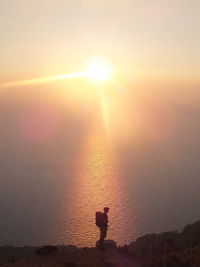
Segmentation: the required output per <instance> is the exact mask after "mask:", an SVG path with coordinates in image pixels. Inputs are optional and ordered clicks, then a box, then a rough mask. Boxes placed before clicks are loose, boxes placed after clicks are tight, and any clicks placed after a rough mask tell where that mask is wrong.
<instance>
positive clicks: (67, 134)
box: [0, 86, 200, 247]
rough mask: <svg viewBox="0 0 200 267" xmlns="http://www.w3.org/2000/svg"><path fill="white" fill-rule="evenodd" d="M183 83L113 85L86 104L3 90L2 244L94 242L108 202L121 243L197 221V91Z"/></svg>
mask: <svg viewBox="0 0 200 267" xmlns="http://www.w3.org/2000/svg"><path fill="white" fill-rule="evenodd" d="M189 89H191V88H184V89H182V91H181V89H180V90H178V89H177V90H176V94H175V93H173V92H174V91H173V90H172V89H171V91H170V92H169V90H168V91H164V89H163V88H162V90H161V89H159V90H157V89H156V90H155V89H152V90H149V89H148V90H143V91H142V92H141V91H140V90H139V89H138V90H137V91H136V92H135V93H134V95H133V94H131V93H127V92H123V90H122V89H120V90H121V91H120V90H118V91H117V92H118V93H117V96H116V97H114V96H113V95H114V93H110V94H109V96H108V97H107V98H106V97H105V95H104V97H102V94H101V101H99V100H98V98H97V97H96V98H95V101H92V104H91V98H90V101H89V100H88V97H86V96H84V97H79V101H75V100H74V99H75V97H77V95H72V96H70V97H69V95H66V99H65V100H64V98H63V95H64V93H63V91H62V97H58V93H57V98H56V97H55V95H54V94H53V91H51V94H49V95H50V96H49V95H48V97H46V95H45V94H44V93H43V94H42V95H40V98H39V100H38V95H39V94H40V90H39V89H38V88H37V93H36V92H35V91H34V90H33V89H32V91H30V92H27V90H25V89H24V88H23V89H21V91H19V94H14V95H13V92H12V91H9V92H8V91H6V92H4V93H1V100H0V104H1V105H0V127H1V133H0V166H1V167H0V214H1V219H0V245H1V246H3V245H13V246H25V245H29V246H41V245H49V244H50V245H62V244H65V245H67V244H72V245H76V246H80V247H84V246H95V242H96V241H97V240H98V238H99V230H98V228H97V227H96V225H95V212H96V211H99V210H100V211H102V210H103V208H104V207H105V206H107V207H109V208H110V210H109V213H108V218H109V228H108V236H107V238H108V239H112V240H115V241H116V242H117V244H118V245H124V244H129V243H131V242H133V241H135V240H136V239H137V238H138V237H140V236H142V235H145V234H147V233H160V232H163V231H172V230H177V231H181V230H182V229H183V227H184V226H185V225H186V224H189V223H193V222H195V221H196V220H198V219H199V215H200V213H199V206H200V193H199V189H200V164H199V163H200V161H199V159H200V139H199V136H200V112H199V111H200V108H199V93H198V91H197V89H193V91H192V92H193V94H192V93H191V90H190V93H189ZM45 90H46V91H45ZM47 90H49V88H48V86H47V87H45V89H44V91H45V92H47ZM174 90H175V89H174ZM163 91H164V92H165V93H163ZM31 92H32V93H31ZM191 95H192V96H191Z"/></svg>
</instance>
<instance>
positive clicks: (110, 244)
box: [96, 240, 117, 248]
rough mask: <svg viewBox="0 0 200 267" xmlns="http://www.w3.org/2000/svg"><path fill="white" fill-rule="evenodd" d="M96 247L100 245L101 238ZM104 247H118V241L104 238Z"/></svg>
mask: <svg viewBox="0 0 200 267" xmlns="http://www.w3.org/2000/svg"><path fill="white" fill-rule="evenodd" d="M96 247H99V240H98V241H96ZM104 247H105V248H116V247H117V243H116V242H115V241H113V240H104Z"/></svg>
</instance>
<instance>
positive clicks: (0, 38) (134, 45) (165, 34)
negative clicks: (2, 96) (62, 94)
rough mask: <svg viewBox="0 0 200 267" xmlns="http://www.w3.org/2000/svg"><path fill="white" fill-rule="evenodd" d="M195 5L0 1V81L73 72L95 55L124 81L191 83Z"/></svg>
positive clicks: (196, 61) (143, 0) (196, 68)
mask: <svg viewBox="0 0 200 267" xmlns="http://www.w3.org/2000/svg"><path fill="white" fill-rule="evenodd" d="M199 9H200V2H199V1H198V0H190V1H189V0H174V1H168V0H151V1H149V0H124V1H119V0H115V1H113V0H108V1H105V0H103V1H100V0H93V1H92V0H73V1H66V0H56V1H55V0H48V1H47V0H44V1H42V2H41V1H38V0H35V1H33V0H0V42H1V50H0V58H1V61H0V73H1V76H0V82H8V81H13V80H20V79H27V78H28V79H31V78H35V77H41V76H46V75H47V76H49V75H59V74H62V73H71V72H74V71H81V70H83V68H84V66H85V62H86V61H87V60H88V59H90V58H92V57H93V56H96V55H97V56H103V57H104V58H106V59H107V60H108V61H109V62H111V63H112V66H113V68H114V71H115V72H116V73H117V76H118V77H121V79H124V80H129V81H132V80H133V76H134V79H137V78H139V79H143V78H144V76H145V77H147V76H152V77H153V78H156V79H158V78H159V77H165V79H166V77H167V79H171V78H174V77H179V80H180V79H184V80H185V79H188V80H190V81H191V80H192V81H193V82H195V81H197V80H198V77H199V73H200V51H199V47H200V34H199V28H200V20H199ZM141 77H142V78H141Z"/></svg>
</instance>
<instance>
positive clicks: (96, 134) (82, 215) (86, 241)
mask: <svg viewBox="0 0 200 267" xmlns="http://www.w3.org/2000/svg"><path fill="white" fill-rule="evenodd" d="M109 142H110V141H109V139H108V137H107V135H106V132H104V130H102V129H101V130H100V129H99V128H98V127H95V128H92V129H91V131H90V132H89V134H88V136H87V138H86V140H85V143H84V145H83V147H82V149H81V153H80V157H79V159H78V164H77V166H78V167H77V171H76V172H75V175H74V180H73V188H72V191H73V194H72V199H71V205H70V207H69V214H70V220H71V222H72V224H73V226H71V229H68V231H72V232H73V240H72V241H74V243H76V244H77V245H80V246H83V245H94V243H95V241H96V240H97V239H98V228H97V227H96V226H95V211H97V210H102V209H103V207H104V206H109V207H110V213H109V218H110V221H111V225H110V226H111V227H110V229H109V235H112V238H113V237H114V235H115V231H116V227H115V230H114V228H113V225H114V224H118V222H117V220H118V216H117V214H119V213H121V211H120V203H121V194H120V192H121V191H122V190H121V188H120V187H121V184H120V179H119V176H118V174H117V168H116V159H115V156H114V153H113V151H112V148H111V146H110V145H109ZM73 227H75V228H76V229H73ZM109 235H108V238H109ZM118 236H119V232H118Z"/></svg>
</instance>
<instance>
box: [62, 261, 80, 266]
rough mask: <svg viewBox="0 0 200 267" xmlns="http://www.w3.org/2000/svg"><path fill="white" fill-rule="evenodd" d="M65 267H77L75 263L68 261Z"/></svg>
mask: <svg viewBox="0 0 200 267" xmlns="http://www.w3.org/2000/svg"><path fill="white" fill-rule="evenodd" d="M65 267H78V264H77V263H76V262H73V261H70V262H67V263H66V264H65Z"/></svg>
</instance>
